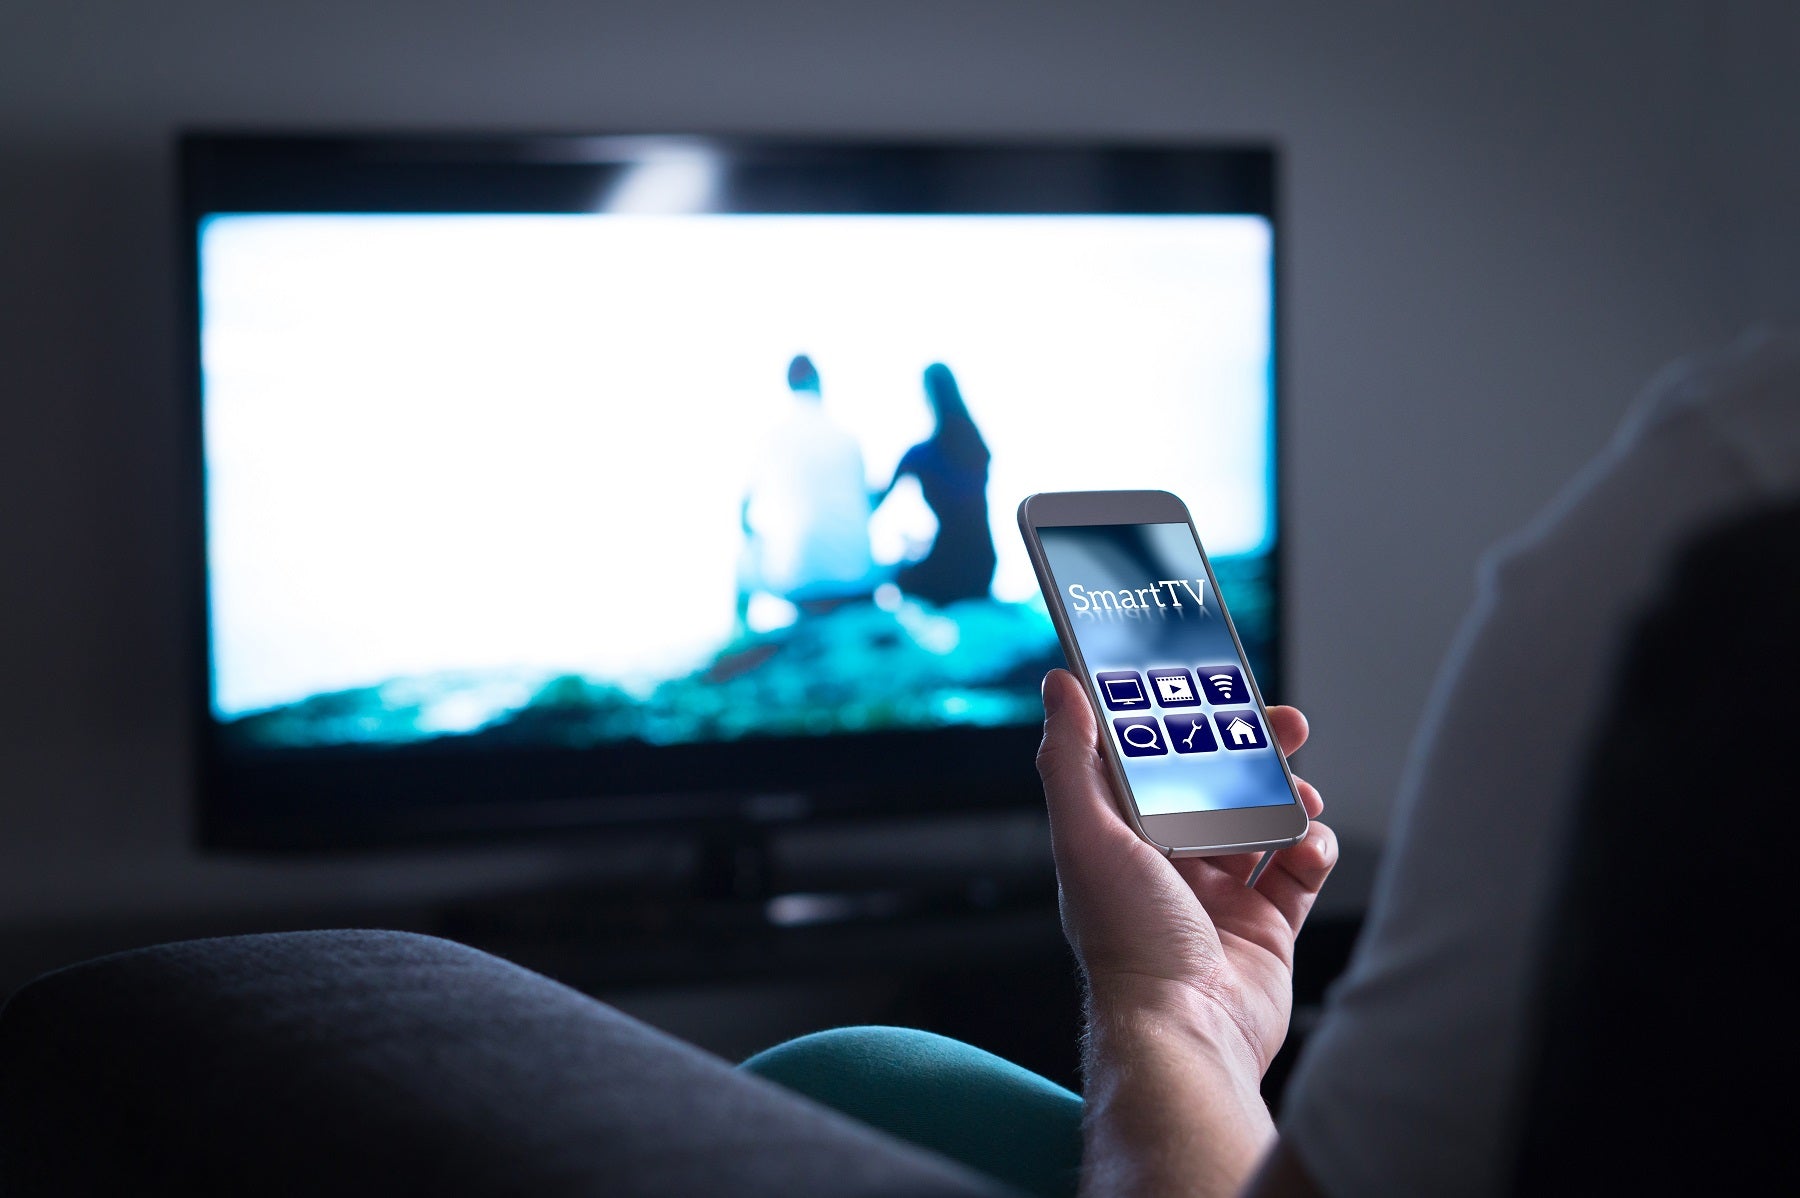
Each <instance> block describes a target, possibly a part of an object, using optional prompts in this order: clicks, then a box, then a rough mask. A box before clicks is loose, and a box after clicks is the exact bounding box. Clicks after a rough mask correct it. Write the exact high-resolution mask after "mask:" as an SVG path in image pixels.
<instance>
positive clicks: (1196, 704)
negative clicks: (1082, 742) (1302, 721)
mask: <svg viewBox="0 0 1800 1198" xmlns="http://www.w3.org/2000/svg"><path fill="white" fill-rule="evenodd" d="M1094 680H1095V683H1096V685H1097V687H1098V689H1099V691H1100V696H1101V699H1102V701H1103V702H1104V703H1105V704H1106V706H1107V707H1108V708H1109V709H1111V710H1112V711H1113V712H1116V713H1122V714H1124V715H1126V716H1128V717H1130V718H1116V719H1114V720H1113V721H1112V724H1113V735H1114V736H1116V737H1117V738H1118V741H1119V747H1120V748H1121V750H1122V751H1123V752H1124V753H1125V755H1126V756H1128V757H1146V756H1154V757H1161V756H1164V755H1165V754H1167V753H1169V751H1170V750H1171V749H1173V750H1174V751H1175V752H1176V753H1177V754H1193V753H1214V752H1217V751H1219V750H1220V749H1221V748H1224V749H1232V750H1237V751H1240V752H1241V751H1244V750H1247V749H1266V748H1268V747H1269V736H1268V732H1267V731H1266V730H1265V729H1264V728H1263V724H1262V720H1261V718H1260V716H1259V714H1258V713H1257V712H1256V711H1255V710H1254V709H1253V708H1249V707H1246V706H1245V705H1246V704H1248V703H1249V702H1250V688H1249V685H1248V684H1247V683H1245V681H1244V675H1243V672H1242V671H1241V670H1240V669H1239V668H1238V667H1237V666H1236V665H1216V666H1207V665H1201V666H1196V667H1194V669H1193V670H1192V672H1190V671H1189V670H1188V669H1187V667H1185V666H1155V667H1152V668H1150V669H1146V670H1143V671H1142V672H1140V671H1138V670H1100V671H1097V672H1096V673H1095V675H1094ZM1206 707H1210V708H1212V709H1213V710H1212V712H1211V719H1210V720H1209V719H1208V713H1207V712H1206V711H1205V710H1204V708H1206ZM1224 707H1229V708H1232V710H1219V709H1220V708H1224ZM1158 709H1161V710H1164V711H1167V712H1168V714H1165V715H1164V716H1163V717H1162V720H1161V726H1160V727H1159V726H1158V721H1157V719H1156V717H1155V716H1154V715H1152V714H1150V713H1151V712H1152V711H1153V710H1158ZM1134 713H1143V714H1141V715H1139V714H1134ZM1134 728H1142V729H1145V730H1146V731H1144V732H1131V730H1132V729H1134ZM1152 729H1153V730H1154V736H1152V735H1151V733H1150V730H1152ZM1128 733H1130V739H1127V734H1128Z"/></svg>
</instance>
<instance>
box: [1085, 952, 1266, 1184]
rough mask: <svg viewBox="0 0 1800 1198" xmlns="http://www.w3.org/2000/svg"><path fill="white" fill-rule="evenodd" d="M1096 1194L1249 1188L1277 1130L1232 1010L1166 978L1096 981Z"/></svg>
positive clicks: (1091, 1065) (1092, 1139) (1091, 1098)
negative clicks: (1157, 983)
mask: <svg viewBox="0 0 1800 1198" xmlns="http://www.w3.org/2000/svg"><path fill="white" fill-rule="evenodd" d="M1085 1047H1086V1052H1085V1057H1086V1061H1085V1064H1086V1069H1085V1073H1086V1084H1085V1085H1084V1087H1083V1091H1084V1097H1085V1098H1086V1101H1087V1116H1086V1120H1085V1137H1086V1142H1087V1160H1088V1163H1087V1165H1086V1166H1085V1169H1086V1173H1087V1179H1088V1184H1087V1185H1085V1186H1084V1188H1083V1193H1084V1194H1089V1195H1115V1194H1118V1195H1124V1194H1132V1195H1144V1194H1163V1193H1170V1194H1173V1193H1183V1194H1195V1195H1226V1194H1236V1193H1238V1192H1239V1191H1240V1190H1241V1189H1242V1187H1243V1185H1244V1184H1245V1183H1246V1182H1247V1181H1248V1179H1249V1178H1250V1177H1251V1175H1252V1174H1253V1173H1254V1172H1255V1169H1256V1167H1257V1164H1258V1162H1259V1161H1260V1160H1261V1159H1262V1157H1263V1155H1264V1153H1266V1152H1267V1150H1268V1146H1269V1143H1270V1141H1271V1140H1272V1139H1273V1138H1274V1135H1275V1125H1274V1121H1273V1119H1272V1118H1271V1117H1270V1115H1269V1109H1268V1107H1267V1106H1266V1105H1265V1104H1264V1102H1263V1100H1262V1091H1261V1080H1262V1070H1261V1066H1260V1062H1259V1060H1258V1058H1257V1056H1256V1054H1254V1053H1253V1052H1251V1051H1250V1050H1249V1049H1248V1048H1247V1046H1246V1044H1245V1041H1244V1038H1243V1035H1242V1033H1241V1031H1240V1030H1239V1029H1238V1028H1237V1026H1236V1024H1235V1021H1233V1020H1232V1019H1231V1018H1230V1016H1229V1014H1228V1013H1226V1012H1225V1011H1223V1010H1222V1009H1221V1008H1220V1007H1219V1006H1218V1005H1217V1004H1216V1003H1212V1002H1210V1001H1208V1000H1206V999H1204V998H1203V997H1197V996H1192V995H1184V994H1181V993H1179V992H1172V991H1165V990H1163V989H1162V988H1160V987H1151V988H1144V987H1141V986H1138V985H1135V984H1134V985H1130V986H1126V987H1123V988H1114V987H1111V986H1108V987H1105V988H1102V989H1097V990H1094V991H1092V992H1091V993H1090V999H1089V1005H1088V1036H1087V1043H1086V1046H1085Z"/></svg>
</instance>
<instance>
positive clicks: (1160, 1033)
mask: <svg viewBox="0 0 1800 1198" xmlns="http://www.w3.org/2000/svg"><path fill="white" fill-rule="evenodd" d="M1087 1017H1088V1030H1089V1034H1090V1035H1100V1036H1103V1035H1107V1034H1109V1033H1111V1032H1114V1031H1117V1032H1120V1033H1123V1034H1128V1035H1132V1036H1134V1037H1138V1038H1149V1039H1153V1040H1156V1041H1160V1042H1164V1043H1167V1044H1168V1045H1169V1046H1170V1048H1171V1049H1172V1050H1173V1051H1176V1052H1178V1053H1181V1054H1183V1055H1186V1054H1198V1055H1201V1056H1204V1057H1206V1058H1208V1059H1213V1060H1216V1061H1217V1062H1218V1064H1219V1066H1220V1067H1221V1068H1224V1069H1228V1070H1229V1071H1231V1072H1232V1073H1233V1074H1234V1075H1238V1076H1239V1077H1240V1078H1241V1080H1244V1081H1246V1082H1247V1083H1248V1084H1249V1086H1250V1088H1251V1089H1253V1090H1255V1089H1259V1088H1260V1086H1261V1083H1262V1075H1263V1071H1264V1069H1265V1068H1266V1067H1267V1064H1268V1062H1267V1061H1266V1060H1265V1059H1264V1056H1263V1051H1262V1045H1261V1042H1260V1040H1259V1039H1258V1037H1257V1035H1256V1033H1255V1031H1254V1029H1252V1028H1251V1027H1250V1026H1248V1020H1247V1019H1245V1018H1242V1017H1241V1016H1240V1015H1239V1014H1238V1013H1237V1012H1234V1011H1233V1010H1232V1009H1231V1008H1230V1006H1229V1005H1228V1004H1227V1003H1226V1002H1225V1001H1222V1000H1221V999H1219V998H1217V997H1215V996H1213V995H1209V994H1207V993H1205V992H1204V991H1203V990H1201V989H1199V988H1198V987H1195V986H1191V985H1187V984H1185V983H1182V982H1174V981H1170V980H1168V979H1164V978H1152V977H1145V976H1143V975H1136V974H1133V975H1124V976H1118V975H1112V976H1100V975H1096V976H1091V977H1090V978H1089V979H1088V991H1087Z"/></svg>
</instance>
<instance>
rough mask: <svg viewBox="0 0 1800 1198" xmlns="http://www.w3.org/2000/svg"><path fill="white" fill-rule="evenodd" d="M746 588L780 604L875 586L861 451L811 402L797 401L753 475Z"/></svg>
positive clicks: (771, 436)
mask: <svg viewBox="0 0 1800 1198" xmlns="http://www.w3.org/2000/svg"><path fill="white" fill-rule="evenodd" d="M751 480H752V481H751V484H750V493H749V499H748V508H747V510H746V512H745V523H746V524H747V525H748V526H749V529H750V544H749V546H748V550H749V552H748V567H749V568H748V573H749V578H748V579H747V581H748V582H749V583H751V584H752V585H753V586H754V587H755V588H757V589H760V590H765V591H767V592H769V593H770V594H772V595H778V596H780V597H781V598H783V599H792V600H804V599H832V598H842V597H845V596H849V595H854V594H857V593H860V592H867V591H869V590H872V589H873V587H874V571H875V562H874V559H873V557H872V556H871V555H870V551H869V483H868V477H867V475H865V473H864V472H863V456H862V448H861V447H860V446H859V445H858V444H857V442H856V438H854V437H852V436H851V435H850V434H849V433H847V432H845V431H844V430H843V429H841V428H839V427H838V426H837V425H836V424H834V423H833V422H832V420H831V418H830V417H829V416H827V415H826V414H825V410H824V408H823V407H821V406H820V404H819V402H818V401H817V400H811V399H795V400H794V401H793V409H792V411H791V412H790V413H789V414H788V416H787V418H786V419H784V420H783V421H782V422H781V423H780V424H779V425H777V426H776V427H775V429H774V430H773V432H772V433H771V435H770V437H769V439H768V441H767V442H766V444H765V445H764V447H763V449H762V451H761V457H760V460H759V461H758V462H757V463H756V464H755V465H754V466H753V468H752V470H751Z"/></svg>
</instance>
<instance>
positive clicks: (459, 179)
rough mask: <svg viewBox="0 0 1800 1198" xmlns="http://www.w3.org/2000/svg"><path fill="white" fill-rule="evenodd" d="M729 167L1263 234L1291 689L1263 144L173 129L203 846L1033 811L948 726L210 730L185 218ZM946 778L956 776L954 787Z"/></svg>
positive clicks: (191, 229) (528, 192)
mask: <svg viewBox="0 0 1800 1198" xmlns="http://www.w3.org/2000/svg"><path fill="white" fill-rule="evenodd" d="M671 145H677V146H682V147H702V148H704V149H705V150H706V151H707V152H709V153H711V154H713V155H715V156H717V158H718V159H719V160H721V161H723V162H724V163H725V164H726V169H725V174H724V176H723V177H724V179H725V181H726V190H725V193H724V194H725V196H726V202H725V203H723V204H720V205H718V206H717V207H715V208H714V209H712V210H716V211H726V212H771V213H775V212H780V213H791V212H805V213H857V212H866V213H902V214H932V213H937V214H969V213H982V214H996V215H1008V214H1056V213H1089V212H1099V213H1116V214H1125V215H1131V214H1143V215H1158V214H1175V215H1179V214H1204V213H1233V214H1247V215H1257V216H1262V217H1264V218H1266V219H1267V220H1268V221H1269V222H1270V226H1271V229H1272V230H1274V234H1275V236H1274V262H1273V278H1272V280H1271V283H1272V295H1271V298H1272V330H1271V331H1272V334H1273V351H1274V352H1273V362H1272V368H1273V378H1272V380H1271V383H1272V386H1271V402H1272V405H1273V411H1272V413H1271V426H1270V427H1271V437H1272V439H1273V441H1274V444H1273V446H1272V447H1271V449H1272V459H1271V462H1272V469H1273V472H1274V504H1275V512H1274V516H1275V519H1274V525H1273V526H1274V534H1275V537H1274V544H1273V550H1272V552H1271V554H1270V557H1269V578H1270V586H1271V604H1272V610H1271V627H1272V628H1273V636H1272V640H1271V645H1270V649H1269V654H1268V662H1267V665H1266V666H1265V667H1264V669H1263V670H1262V672H1261V675H1260V676H1259V679H1258V681H1259V683H1260V684H1261V685H1262V688H1263V690H1264V693H1265V694H1268V695H1272V696H1273V695H1279V694H1280V693H1281V690H1282V681H1283V677H1284V674H1285V665H1286V662H1285V657H1284V647H1285V641H1286V637H1285V635H1284V633H1285V604H1284V602H1283V587H1282V583H1283V580H1284V577H1285V569H1284V565H1285V562H1284V557H1285V545H1286V538H1285V536H1284V535H1283V533H1284V526H1283V517H1284V514H1285V503H1284V495H1283V475H1284V472H1283V471H1282V470H1281V463H1280V452H1281V446H1282V440H1283V438H1282V436H1281V422H1282V413H1283V409H1284V405H1283V404H1282V402H1281V387H1282V378H1283V371H1282V362H1281V353H1282V347H1283V342H1284V338H1283V336H1282V326H1283V317H1282V309H1283V303H1282V297H1283V289H1282V253H1283V240H1282V237H1281V235H1280V220H1279V213H1278V209H1277V194H1278V168H1279V159H1278V155H1277V152H1276V150H1275V149H1274V148H1273V147H1272V146H1271V145H1268V144H1266V143H1241V144H1223V143H1218V142H1191V143H1189V142H1154V143H1152V142H1132V141H1117V140H1114V141H1093V142H1074V141H980V142H977V141H903V140H893V141H883V140H872V139H857V140H846V139H828V138H800V137H760V136H740V135H732V136H715V135H692V134H657V135H646V134H625V135H589V134H531V135H500V134H442V133H432V134H406V135H401V134H392V133H375V134H359V133H344V134H318V133H284V132H242V131H225V130H193V131H186V132H183V133H181V134H179V135H178V139H177V154H178V159H179V171H178V182H179V187H180V195H179V201H178V205H177V209H178V243H177V249H178V261H179V262H180V264H181V271H180V286H181V296H180V305H179V316H180V321H179V327H180V336H181V347H180V349H181V355H180V362H181V368H182V372H183V378H182V388H181V393H182V395H183V399H184V425H185V427H184V430H183V432H184V435H183V447H184V452H185V454H186V459H187V460H186V461H185V463H184V469H183V471H182V475H183V482H184V489H185V491H186V494H185V496H184V507H185V509H186V511H187V512H188V519H187V520H186V526H187V529H188V532H189V534H190V535H189V537H188V538H187V544H186V551H187V554H188V556H189V558H190V569H189V570H188V571H187V576H188V578H189V579H191V585H192V591H193V593H192V597H191V600H190V602H189V604H188V607H189V610H190V612H191V613H192V621H191V624H190V625H189V630H188V632H189V635H188V639H189V660H190V661H191V662H192V663H193V665H194V669H193V672H192V676H193V679H194V683H193V686H192V687H191V689H190V697H189V705H190V710H191V714H192V719H193V725H194V746H195V761H194V768H195V778H196V783H197V785H196V790H197V813H198V820H197V825H196V832H197V841H198V844H199V845H200V847H201V848H203V849H206V850H210V851H254V852H271V851H275V852H318V851H335V850H353V849H364V848H374V847H383V846H395V845H404V844H412V843H430V842H443V841H454V840H457V839H471V838H493V837H496V836H507V837H526V836H531V835H533V834H552V833H557V832H566V831H570V830H575V829H602V828H608V827H611V828H619V827H633V828H645V829H648V828H654V827H665V828H667V827H671V826H677V825H678V826H681V827H684V828H690V829H696V830H698V829H702V828H706V827H719V826H727V825H734V824H743V823H745V822H753V823H764V822H771V821H790V820H795V819H820V818H848V817H857V816H890V817H891V816H899V815H907V814H922V813H927V812H945V811H954V810H962V811H968V810H978V809H998V808H1008V807H1020V806H1035V805H1036V804H1038V803H1039V802H1040V801H1041V799H1040V796H1039V792H1038V785H1037V778H1036V774H1035V772H1034V770H1033V769H1032V764H1031V762H1032V753H1033V750H1034V748H1035V746H1036V742H1037V739H1038V732H1037V729H1035V728H1033V727H1007V728H970V727H963V728H949V729H934V730H920V731H909V732H886V733H875V734H864V735H856V736H832V737H819V738H750V739H745V740H740V741H732V742H714V743H705V744H696V745H677V746H651V745H642V744H632V745H625V746H607V747H603V748H593V749H553V748H514V749H509V750H506V751H499V750H496V749H493V748H489V747H476V746H470V745H467V744H464V743H461V742H458V741H457V740H455V739H446V740H445V741H441V742H432V743H429V744H425V745H411V746H391V747H380V748H344V749H305V750H281V751H261V752H258V753H257V754H255V756H254V757H253V758H250V757H238V756H234V755H233V754H231V753H229V752H228V751H227V748H226V745H225V744H224V743H223V738H222V737H221V736H220V735H219V733H220V728H219V725H218V724H217V722H216V721H215V720H214V719H213V714H212V695H211V690H212V686H211V680H212V646H211V630H210V621H209V607H210V591H209V581H210V580H209V575H208V563H207V545H206V540H207V538H206V494H205V445H204V440H203V410H204V409H203V403H204V397H203V394H202V370H201V361H200V329H201V313H200V290H199V288H200V279H199V256H198V236H199V230H200V223H201V221H202V220H203V219H204V218H205V217H206V216H207V215H209V214H214V213H221V212H441V213H458V212H468V213H474V212H510V211H517V212H535V213H556V212H587V211H593V210H594V208H595V199H596V197H597V196H598V195H599V194H601V192H602V189H603V188H604V187H605V186H606V183H607V181H608V177H609V174H608V173H609V172H617V171H619V170H620V169H622V168H623V167H624V166H628V165H631V164H633V163H635V162H638V161H641V160H642V158H643V156H645V155H649V154H654V153H659V152H664V151H666V149H667V147H669V146H671ZM946 779H954V783H953V784H952V783H947V782H946V781H944V780H946Z"/></svg>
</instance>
